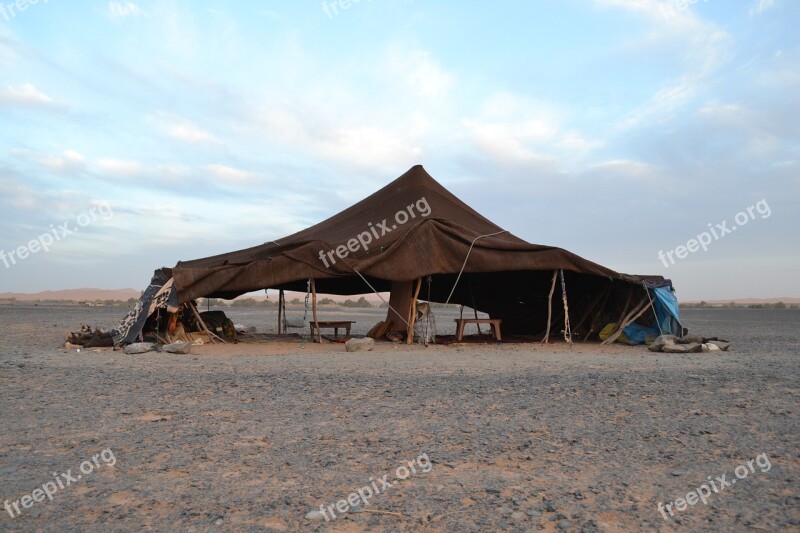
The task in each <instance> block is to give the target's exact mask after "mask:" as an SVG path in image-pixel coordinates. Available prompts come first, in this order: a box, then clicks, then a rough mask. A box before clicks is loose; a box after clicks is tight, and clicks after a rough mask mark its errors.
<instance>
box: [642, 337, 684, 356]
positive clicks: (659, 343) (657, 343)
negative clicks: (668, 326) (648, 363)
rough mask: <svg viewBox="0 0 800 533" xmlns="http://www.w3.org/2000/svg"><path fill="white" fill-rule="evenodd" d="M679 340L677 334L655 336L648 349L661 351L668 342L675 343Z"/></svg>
mask: <svg viewBox="0 0 800 533" xmlns="http://www.w3.org/2000/svg"><path fill="white" fill-rule="evenodd" d="M677 340H678V337H676V336H675V335H659V336H658V337H656V338H655V340H654V341H653V342H652V343H651V344H650V346H648V347H647V349H648V350H650V351H651V352H661V351H663V350H664V346H666V345H667V344H675V342H676V341H677Z"/></svg>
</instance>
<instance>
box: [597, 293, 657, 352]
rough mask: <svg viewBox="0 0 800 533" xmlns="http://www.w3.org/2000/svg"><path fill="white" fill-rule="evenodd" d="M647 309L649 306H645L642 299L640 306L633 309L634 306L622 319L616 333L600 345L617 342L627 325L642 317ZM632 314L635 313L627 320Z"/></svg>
mask: <svg viewBox="0 0 800 533" xmlns="http://www.w3.org/2000/svg"><path fill="white" fill-rule="evenodd" d="M648 309H649V306H648V305H647V302H645V301H644V298H643V299H642V306H641V307H635V306H634V308H633V310H632V311H631V312H630V313H628V315H627V316H626V317H625V318H623V319H622V322H621V323H620V326H619V329H617V331H616V332H615V333H614V334H613V335H611V336H610V337H609V338H607V339H606V340H604V341H603V342H602V343H601V344H611V343H612V342H614V341H615V340H617V339H618V338H619V336H620V335H622V330H624V329H625V328H627V327H628V325H629V324H632V323H633V322H634V321H635V320H636V319H637V318H639V317H640V316H642V315H643V314H644V312H645V311H647V310H648ZM637 311H638V312H637ZM634 313H636V315H634V316H633V318H629V317H630V316H631V315H633V314H634Z"/></svg>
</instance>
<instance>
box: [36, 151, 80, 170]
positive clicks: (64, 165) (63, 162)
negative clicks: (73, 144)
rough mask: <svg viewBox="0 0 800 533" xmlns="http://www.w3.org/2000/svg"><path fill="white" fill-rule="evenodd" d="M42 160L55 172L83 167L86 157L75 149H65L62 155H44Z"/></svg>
mask: <svg viewBox="0 0 800 533" xmlns="http://www.w3.org/2000/svg"><path fill="white" fill-rule="evenodd" d="M40 162H41V163H42V164H43V165H44V166H46V167H47V168H49V169H50V170H52V171H54V172H67V171H69V170H74V169H76V168H80V167H82V166H83V165H84V163H85V162H86V158H85V157H84V156H83V154H81V153H80V152H76V151H75V150H64V152H63V153H62V154H61V156H60V157H58V156H44V157H42V158H41V159H40Z"/></svg>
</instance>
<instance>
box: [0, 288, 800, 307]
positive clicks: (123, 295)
mask: <svg viewBox="0 0 800 533" xmlns="http://www.w3.org/2000/svg"><path fill="white" fill-rule="evenodd" d="M140 294H141V291H137V290H135V289H64V290H60V291H42V292H36V293H21V292H0V300H8V299H11V298H14V299H16V300H17V301H20V302H32V301H36V300H67V301H74V302H80V301H90V302H93V301H95V300H122V301H127V300H128V299H130V298H139V295H140ZM304 296H305V294H302V293H294V292H287V293H286V299H287V300H291V299H293V298H300V299H301V300H302V299H303V297H304ZM239 298H253V299H255V300H259V301H261V300H266V299H267V297H266V296H265V295H264V293H263V292H262V293H249V294H243V295H242V296H240V297H239ZM366 298H367V300H369V301H370V302H371V303H373V304H375V305H378V304H380V303H381V300H380V299H379V298H377V297H376V296H375V295H372V294H370V295H367V296H366ZM270 299H274V300H277V298H275V297H272V298H270ZM333 299H334V300H335V301H337V302H343V301H344V300H345V299H347V298H346V297H343V296H336V297H334V298H333ZM731 301H733V302H735V303H736V304H738V305H755V304H775V303H778V302H783V303H785V304H800V298H792V297H789V296H787V297H785V298H732V299H729V300H705V302H706V303H708V304H727V303H730V302H731ZM681 303H686V304H696V303H700V300H688V301H681Z"/></svg>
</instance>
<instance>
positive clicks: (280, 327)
mask: <svg viewBox="0 0 800 533" xmlns="http://www.w3.org/2000/svg"><path fill="white" fill-rule="evenodd" d="M282 319H283V289H281V290H279V291H278V335H282V334H283V333H284V331H283V320H282Z"/></svg>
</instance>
